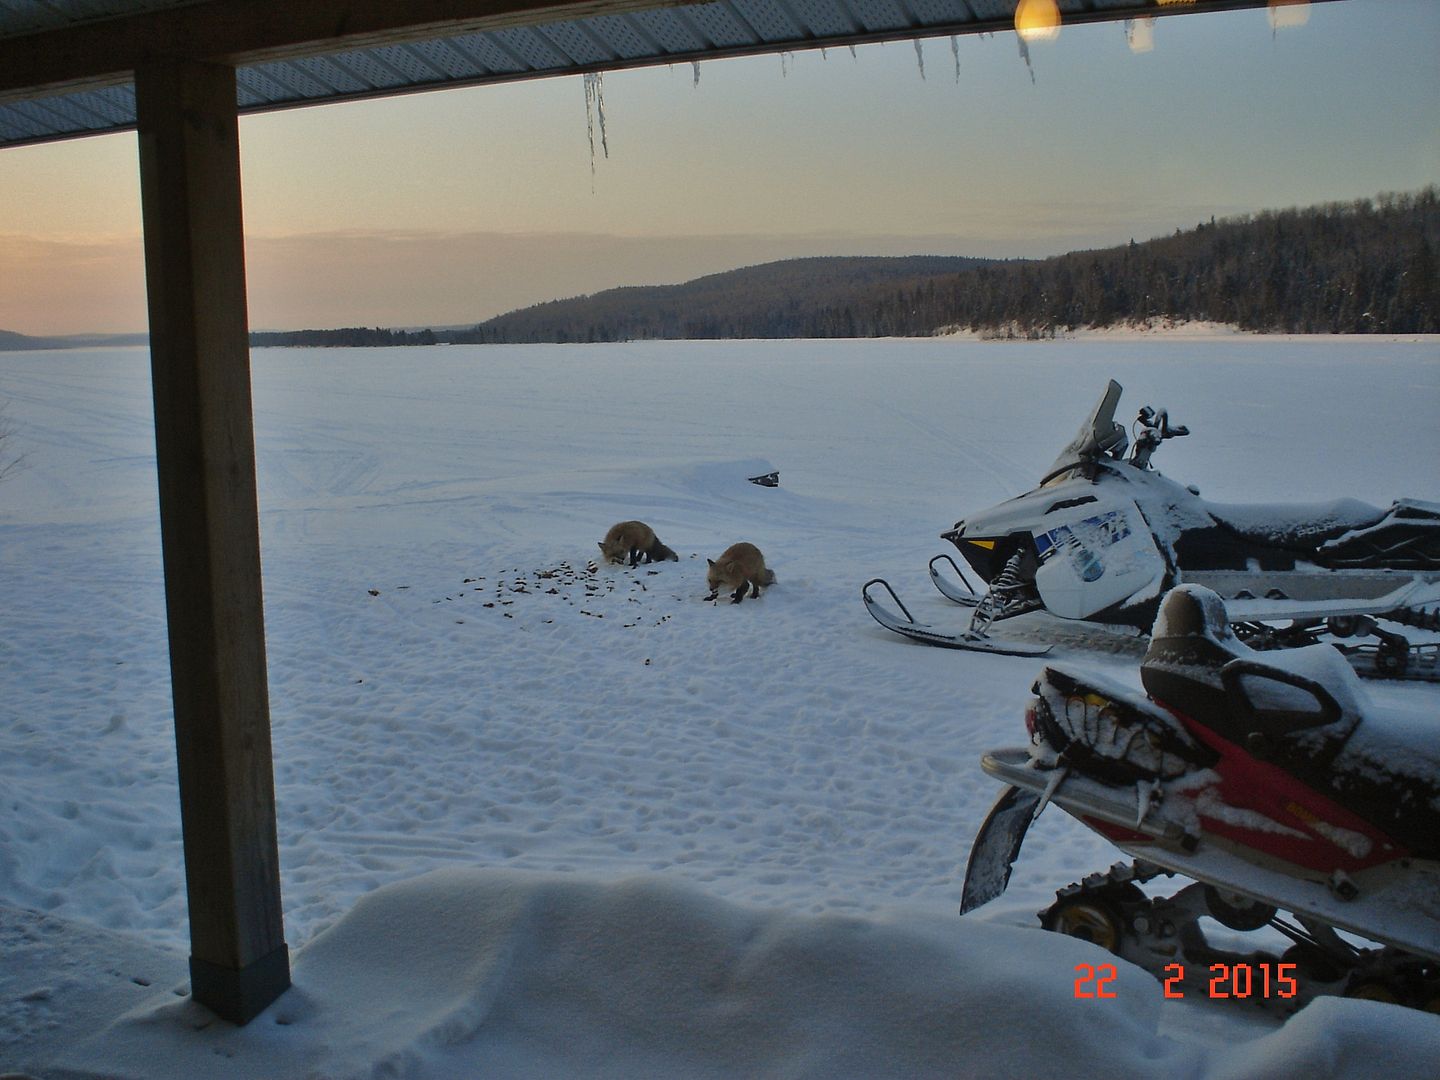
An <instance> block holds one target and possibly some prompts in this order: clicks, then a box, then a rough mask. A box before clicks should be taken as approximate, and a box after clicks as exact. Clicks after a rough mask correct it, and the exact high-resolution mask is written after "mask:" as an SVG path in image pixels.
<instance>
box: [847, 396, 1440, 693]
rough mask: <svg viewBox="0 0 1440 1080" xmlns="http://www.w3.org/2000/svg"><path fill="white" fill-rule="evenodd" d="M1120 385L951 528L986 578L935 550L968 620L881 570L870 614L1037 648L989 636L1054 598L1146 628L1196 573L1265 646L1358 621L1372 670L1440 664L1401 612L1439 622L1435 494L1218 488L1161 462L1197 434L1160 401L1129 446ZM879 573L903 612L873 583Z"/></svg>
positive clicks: (967, 643)
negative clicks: (928, 603) (943, 612)
mask: <svg viewBox="0 0 1440 1080" xmlns="http://www.w3.org/2000/svg"><path fill="white" fill-rule="evenodd" d="M1120 393H1121V388H1120V385H1119V383H1116V382H1115V381H1113V380H1111V382H1110V383H1109V385H1108V386H1107V388H1106V390H1105V393H1104V394H1103V395H1102V396H1101V399H1100V402H1099V403H1098V404H1097V405H1096V407H1095V409H1094V410H1093V412H1092V413H1091V415H1090V417H1089V419H1088V420H1087V421H1086V422H1085V424H1084V425H1083V426H1082V427H1081V428H1080V431H1079V433H1078V434H1077V435H1076V436H1075V438H1074V439H1073V440H1072V441H1071V442H1070V444H1069V445H1068V446H1066V447H1065V449H1064V450H1063V451H1062V452H1061V454H1060V456H1059V457H1058V458H1057V459H1056V461H1055V463H1054V465H1053V466H1052V467H1051V468H1050V470H1049V471H1048V472H1047V473H1046V475H1045V476H1044V477H1043V478H1042V479H1041V481H1040V483H1039V485H1038V486H1037V487H1036V488H1035V490H1033V491H1029V492H1026V493H1025V494H1024V495H1020V496H1018V497H1017V498H1014V499H1010V500H1008V501H1007V502H1003V503H1001V504H1000V505H998V506H996V507H993V508H991V509H989V510H986V511H983V512H981V513H979V514H975V515H972V516H971V517H969V518H966V519H965V520H963V521H958V522H956V524H955V527H954V528H953V529H951V530H949V531H948V532H945V533H942V534H941V536H942V538H943V539H946V540H949V541H950V542H951V543H953V544H954V545H955V546H956V548H957V549H959V551H960V553H961V555H962V556H963V557H964V560H965V562H966V563H968V564H969V566H970V568H971V570H972V571H973V572H974V573H975V574H977V575H978V576H979V577H980V578H981V580H982V581H983V582H985V583H986V587H985V590H984V591H983V592H982V591H981V590H980V589H977V588H976V587H974V586H972V585H971V584H970V582H969V580H968V579H967V577H966V575H965V573H964V571H963V570H962V568H961V567H960V566H959V565H958V564H957V563H956V562H955V560H954V559H953V558H951V557H950V556H948V555H938V556H936V557H935V558H934V559H932V560H931V561H930V576H931V580H932V581H933V582H934V583H935V585H936V587H937V588H938V589H939V590H940V591H941V593H942V594H944V595H945V596H946V597H948V598H949V599H951V600H954V601H955V602H957V603H960V604H963V605H966V606H968V607H970V608H972V609H973V613H972V617H971V620H970V624H969V626H968V627H967V628H966V629H965V630H964V631H963V632H961V633H958V634H956V633H947V632H945V631H942V630H939V629H937V628H936V627H933V626H927V625H923V624H919V623H916V622H915V620H914V619H913V618H912V617H911V616H910V614H909V611H908V610H907V609H906V608H905V606H904V604H903V603H901V601H900V599H899V597H898V596H897V595H896V594H895V592H894V590H893V589H891V588H890V586H889V584H888V583H886V582H884V581H883V580H881V579H878V578H877V579H873V580H871V581H869V582H866V584H865V586H864V587H863V589H862V590H861V593H862V596H863V598H864V600H865V605H866V608H867V609H868V610H869V611H870V613H871V615H873V616H874V617H875V618H876V619H877V620H878V621H879V622H880V623H881V624H882V625H883V626H885V627H887V628H888V629H891V630H894V631H895V632H896V633H900V634H904V635H906V636H908V637H912V638H915V639H917V640H920V641H924V642H926V643H928V644H932V645H941V646H945V647H948V648H959V649H978V650H982V651H987V652H1008V653H1018V654H1020V655H1032V656H1033V655H1040V654H1042V653H1044V652H1045V651H1047V650H1046V649H1045V648H1044V647H1040V646H1033V645H1029V644H1027V643H1023V642H1007V641H1003V640H1000V639H996V638H991V637H990V636H989V631H990V628H991V627H992V625H993V624H994V623H996V622H998V621H1000V620H1002V619H1008V618H1012V617H1013V616H1016V615H1021V614H1024V613H1026V612H1030V611H1045V612H1047V613H1049V614H1050V615H1054V616H1058V617H1060V618H1062V619H1074V620H1084V621H1087V622H1093V623H1105V624H1112V625H1120V626H1129V627H1134V628H1135V629H1137V630H1139V631H1142V632H1145V631H1148V630H1149V629H1150V626H1151V624H1152V623H1153V622H1154V618H1155V612H1156V609H1157V607H1158V605H1159V602H1160V598H1161V597H1162V596H1163V595H1165V593H1166V592H1167V591H1168V590H1169V589H1171V588H1173V587H1174V586H1176V585H1179V584H1181V583H1193V584H1199V585H1204V586H1205V587H1207V588H1209V589H1211V590H1213V591H1214V592H1216V593H1217V594H1218V595H1220V596H1221V597H1223V598H1224V599H1225V600H1226V602H1227V604H1228V605H1229V609H1230V616H1231V618H1232V619H1233V620H1234V622H1235V624H1236V631H1237V632H1238V633H1240V634H1241V636H1242V637H1244V638H1245V639H1246V640H1247V641H1249V642H1250V643H1251V644H1252V645H1255V646H1256V647H1262V648H1273V647H1285V646H1299V645H1309V644H1314V643H1315V642H1316V641H1319V640H1320V639H1321V635H1323V634H1328V635H1329V636H1330V637H1331V638H1342V639H1344V638H1349V637H1353V636H1356V635H1357V634H1358V635H1361V636H1368V637H1374V638H1375V639H1376V640H1374V641H1367V642H1364V643H1357V644H1344V645H1338V646H1337V647H1340V648H1341V650H1342V651H1343V652H1345V653H1346V654H1347V655H1348V657H1349V659H1350V660H1351V663H1352V664H1353V665H1354V666H1355V667H1356V669H1357V670H1358V671H1360V673H1361V674H1363V675H1377V676H1387V677H1403V678H1420V679H1432V680H1440V670H1437V655H1440V641H1432V642H1422V643H1419V644H1412V643H1411V641H1410V640H1409V639H1408V638H1407V637H1406V636H1405V635H1404V634H1402V633H1401V632H1400V630H1399V629H1398V627H1396V626H1395V625H1394V624H1400V626H1406V625H1408V626H1411V627H1418V628H1419V629H1420V630H1421V631H1422V632H1423V631H1428V630H1440V504H1436V503H1427V502H1420V501H1417V500H1412V499H1403V500H1400V501H1397V502H1395V503H1394V504H1393V505H1392V506H1390V507H1389V508H1388V509H1385V510H1381V509H1379V508H1377V507H1374V506H1370V505H1368V504H1366V503H1363V502H1361V501H1359V500H1357V499H1341V500H1337V501H1335V502H1332V503H1328V504H1323V505H1297V506H1284V505H1280V506H1275V505H1257V506H1234V505H1224V504H1218V503H1211V502H1208V501H1206V500H1203V499H1201V498H1200V496H1199V492H1198V491H1196V490H1195V489H1194V488H1190V487H1185V486H1184V485H1181V484H1178V483H1176V482H1175V481H1173V480H1170V479H1168V478H1167V477H1165V476H1163V475H1161V474H1160V473H1158V472H1156V471H1155V470H1154V468H1153V467H1152V466H1151V464H1150V462H1151V457H1152V456H1153V454H1154V453H1155V450H1156V449H1157V448H1158V447H1159V446H1160V444H1161V443H1162V442H1164V441H1165V440H1167V439H1172V438H1176V437H1179V436H1182V435H1187V434H1189V432H1188V430H1187V429H1186V428H1184V427H1181V426H1178V425H1173V424H1171V423H1170V419H1169V417H1168V415H1167V414H1166V411H1165V410H1164V409H1152V408H1150V407H1148V406H1147V407H1145V408H1143V409H1141V410H1140V413H1139V417H1138V418H1137V421H1136V425H1137V430H1136V437H1135V444H1134V449H1133V450H1132V451H1131V453H1130V454H1129V456H1128V457H1127V456H1126V449H1127V447H1128V445H1129V439H1128V438H1127V436H1126V433H1125V430H1124V428H1123V427H1122V426H1121V425H1120V424H1118V423H1116V422H1115V407H1116V405H1117V404H1118V403H1119V400H1120ZM947 563H948V564H949V568H950V569H949V570H948V571H947V570H945V569H944V568H943V564H947ZM879 587H883V588H884V589H886V590H887V591H889V594H890V598H891V599H892V600H893V601H894V604H895V606H897V607H898V608H899V613H898V614H897V612H896V611H895V610H893V609H892V608H891V607H890V606H887V605H886V604H885V603H884V602H883V601H881V600H880V599H879V598H878V596H877V595H872V592H874V591H875V590H876V589H877V588H879ZM1276 622H1280V623H1284V624H1288V625H1284V626H1280V627H1277V626H1275V625H1272V624H1274V623H1276ZM1386 624H1390V625H1386Z"/></svg>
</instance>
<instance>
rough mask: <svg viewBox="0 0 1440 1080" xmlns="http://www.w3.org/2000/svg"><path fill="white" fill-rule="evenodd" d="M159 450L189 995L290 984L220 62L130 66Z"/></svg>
mask: <svg viewBox="0 0 1440 1080" xmlns="http://www.w3.org/2000/svg"><path fill="white" fill-rule="evenodd" d="M135 97H136V108H137V113H138V122H139V145H140V194H141V204H142V216H143V222H144V228H145V277H146V287H147V290H148V293H149V309H150V352H151V369H152V378H153V380H154V396H155V447H156V457H157V462H158V466H159V478H160V527H161V537H162V544H163V548H164V556H165V601H166V612H167V618H168V622H169V635H170V675H171V683H172V689H173V697H174V708H175V745H176V750H177V757H178V762H179V775H180V813H181V825H182V830H183V835H184V850H185V878H186V889H187V892H188V897H189V905H190V943H191V958H190V973H191V987H192V993H193V995H194V997H195V999H196V1000H197V1001H199V1002H201V1003H202V1004H204V1005H207V1006H209V1007H210V1008H211V1009H213V1010H214V1011H215V1012H217V1013H219V1014H220V1015H221V1016H223V1017H225V1018H226V1019H228V1020H231V1021H234V1022H235V1023H245V1022H246V1021H248V1020H249V1019H251V1018H252V1017H254V1016H255V1015H256V1014H257V1013H258V1012H259V1011H260V1010H261V1009H263V1008H264V1007H265V1006H266V1005H268V1004H269V1003H270V1002H271V1001H273V1000H274V998H275V997H276V996H278V995H279V994H280V993H281V992H282V991H283V990H284V989H285V988H286V987H287V986H289V985H290V965H289V953H288V950H287V949H286V946H285V939H284V927H283V924H282V920H281V912H280V870H279V855H278V850H277V843H276V833H275V791H274V773H273V767H272V764H271V756H270V706H269V690H268V686H267V680H266V672H265V625H264V615H263V608H262V602H261V589H260V529H259V514H258V510H257V504H256V494H255V448H254V433H253V422H252V417H251V400H250V351H249V342H248V333H247V322H248V319H247V315H246V310H245V254H244V252H245V247H244V234H243V228H242V221H241V211H240V143H239V127H238V123H237V117H236V112H235V71H234V69H233V68H229V67H222V66H217V65H213V64H200V63H195V62H193V61H165V62H156V63H152V64H149V65H147V66H145V67H143V68H141V69H140V70H139V71H137V72H136V78H135Z"/></svg>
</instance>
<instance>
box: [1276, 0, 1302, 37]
mask: <svg viewBox="0 0 1440 1080" xmlns="http://www.w3.org/2000/svg"><path fill="white" fill-rule="evenodd" d="M1266 14H1267V15H1268V16H1269V17H1270V29H1271V30H1284V29H1286V28H1287V27H1291V26H1304V25H1305V24H1306V23H1307V22H1309V21H1310V0H1270V4H1269V7H1268V9H1267V11H1266Z"/></svg>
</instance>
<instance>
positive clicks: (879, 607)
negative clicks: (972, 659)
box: [860, 578, 1050, 657]
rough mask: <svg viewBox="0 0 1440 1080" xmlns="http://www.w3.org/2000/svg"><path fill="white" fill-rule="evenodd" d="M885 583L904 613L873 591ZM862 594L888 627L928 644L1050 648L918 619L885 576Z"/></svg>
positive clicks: (1025, 650)
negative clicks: (965, 632) (940, 626)
mask: <svg viewBox="0 0 1440 1080" xmlns="http://www.w3.org/2000/svg"><path fill="white" fill-rule="evenodd" d="M876 585H879V586H882V587H883V588H884V589H885V591H886V592H888V593H889V594H890V599H892V600H894V601H895V605H896V606H897V607H898V608H899V609H900V612H901V614H898V615H897V614H896V613H895V612H894V611H892V610H890V609H889V608H887V607H886V606H885V605H884V604H883V603H881V602H880V601H879V600H877V599H875V597H873V596H871V595H870V590H871V588H872V587H873V586H876ZM860 595H861V597H862V599H864V601H865V610H866V611H868V612H870V615H871V617H872V618H874V620H875V621H876V622H878V623H879V624H880V625H881V626H883V627H885V629H886V630H893V631H894V632H895V633H897V634H900V635H902V636H904V637H908V638H911V639H913V640H915V641H920V642H924V643H925V644H926V645H935V646H937V647H939V648H942V649H959V650H963V651H966V652H983V653H994V654H996V655H999V656H1030V657H1034V656H1044V655H1046V654H1047V653H1048V652H1049V651H1050V646H1049V645H1029V644H1026V643H1024V642H1018V641H1000V640H997V639H995V638H990V637H979V636H976V637H967V636H965V635H963V634H947V633H945V632H944V631H943V630H937V629H936V628H935V627H933V626H930V625H928V624H927V623H918V622H916V621H915V619H914V617H913V616H912V615H911V614H910V610H909V609H908V608H907V607H906V606H905V604H904V603H903V602H902V601H901V599H900V597H898V596H896V595H895V590H894V589H892V588H891V587H890V583H889V582H888V581H886V580H885V579H884V578H871V579H870V580H869V581H867V582H866V583H865V584H864V585H862V586H861V588H860Z"/></svg>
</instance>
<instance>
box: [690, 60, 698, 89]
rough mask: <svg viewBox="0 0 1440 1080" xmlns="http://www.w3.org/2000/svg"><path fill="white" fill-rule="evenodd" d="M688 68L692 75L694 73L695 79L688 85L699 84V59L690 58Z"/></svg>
mask: <svg viewBox="0 0 1440 1080" xmlns="http://www.w3.org/2000/svg"><path fill="white" fill-rule="evenodd" d="M690 70H691V71H692V72H693V73H694V75H695V81H694V82H692V83H691V84H690V85H691V86H699V85H700V61H699V60H691V61H690Z"/></svg>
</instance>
